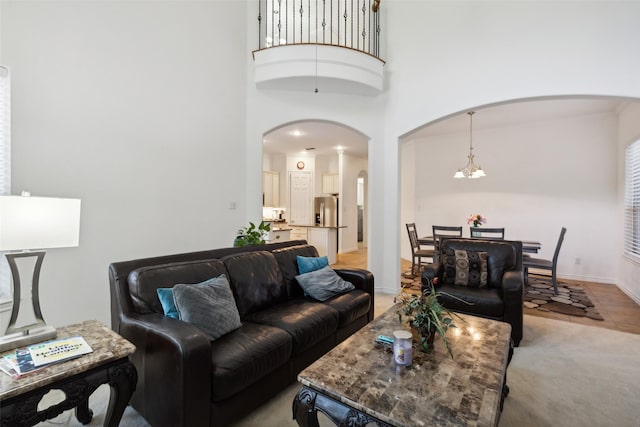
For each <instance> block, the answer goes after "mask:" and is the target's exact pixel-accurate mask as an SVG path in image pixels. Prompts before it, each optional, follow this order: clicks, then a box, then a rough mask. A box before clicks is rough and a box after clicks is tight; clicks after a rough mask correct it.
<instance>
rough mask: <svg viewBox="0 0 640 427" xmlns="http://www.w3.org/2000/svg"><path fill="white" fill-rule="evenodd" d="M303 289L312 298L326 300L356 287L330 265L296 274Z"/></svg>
mask: <svg viewBox="0 0 640 427" xmlns="http://www.w3.org/2000/svg"><path fill="white" fill-rule="evenodd" d="M296 280H297V281H298V283H299V284H300V286H302V289H304V291H305V292H306V293H307V295H309V296H310V297H311V298H313V299H316V300H318V301H326V300H328V299H329V298H331V297H333V296H335V295H338V294H343V293H345V292H349V291H351V290H353V289H355V286H353V285H352V284H351V283H349V282H347V281H345V280H343V279H342V278H341V277H340V276H338V274H337V273H336V272H335V271H333V269H332V268H331V267H329V266H326V267H323V268H321V269H320V270H316V271H311V272H309V273H304V274H300V275H298V276H296Z"/></svg>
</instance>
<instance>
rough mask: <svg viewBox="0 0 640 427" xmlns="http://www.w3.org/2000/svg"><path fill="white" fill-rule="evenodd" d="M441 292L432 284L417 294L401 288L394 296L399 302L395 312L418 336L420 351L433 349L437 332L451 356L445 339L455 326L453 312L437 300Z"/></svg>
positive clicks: (447, 341) (428, 351)
mask: <svg viewBox="0 0 640 427" xmlns="http://www.w3.org/2000/svg"><path fill="white" fill-rule="evenodd" d="M433 282H434V284H435V283H437V278H435V279H433ZM441 294H442V293H440V292H437V291H436V290H435V287H434V286H429V289H423V291H422V292H421V293H420V294H419V295H417V294H409V293H407V292H405V291H404V290H403V291H401V293H400V295H399V296H398V297H397V298H396V300H397V301H398V302H400V304H401V306H400V308H398V310H397V311H396V314H397V315H398V319H399V320H400V321H401V322H402V320H403V316H404V317H405V318H406V320H407V321H408V324H409V326H410V327H411V329H413V330H414V331H415V332H416V334H417V335H418V336H419V337H420V338H419V344H420V346H419V347H420V350H421V351H423V352H425V353H430V352H431V351H432V350H433V340H434V339H435V336H436V334H438V335H440V337H442V341H443V342H444V346H445V348H446V349H447V352H448V353H449V355H450V356H451V358H453V353H452V352H451V346H450V345H449V340H447V331H448V330H449V329H451V328H456V325H455V324H454V323H453V317H454V314H452V313H451V312H450V311H449V310H448V309H446V308H444V307H443V306H442V305H441V304H440V302H439V301H438V295H441ZM455 317H457V318H458V319H460V320H462V318H461V317H460V316H458V315H455Z"/></svg>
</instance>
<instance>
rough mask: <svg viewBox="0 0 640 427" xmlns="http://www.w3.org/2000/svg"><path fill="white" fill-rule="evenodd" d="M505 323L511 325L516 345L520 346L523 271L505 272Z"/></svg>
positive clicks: (503, 289)
mask: <svg viewBox="0 0 640 427" xmlns="http://www.w3.org/2000/svg"><path fill="white" fill-rule="evenodd" d="M502 293H503V298H504V321H505V322H508V323H510V324H511V327H512V331H511V336H512V337H513V341H514V345H516V346H517V345H518V344H520V340H521V339H522V330H523V307H522V306H523V296H524V273H523V272H522V270H512V271H505V273H504V276H503V277H502Z"/></svg>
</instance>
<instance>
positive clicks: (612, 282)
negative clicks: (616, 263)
mask: <svg viewBox="0 0 640 427" xmlns="http://www.w3.org/2000/svg"><path fill="white" fill-rule="evenodd" d="M529 273H531V274H539V275H541V276H551V273H550V271H549V270H536V269H535V268H530V269H529ZM558 279H567V280H577V281H583V282H594V283H604V284H607V285H617V283H616V281H615V280H614V279H612V278H610V277H596V276H580V275H576V274H558Z"/></svg>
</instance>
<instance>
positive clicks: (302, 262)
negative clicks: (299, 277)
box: [296, 255, 329, 274]
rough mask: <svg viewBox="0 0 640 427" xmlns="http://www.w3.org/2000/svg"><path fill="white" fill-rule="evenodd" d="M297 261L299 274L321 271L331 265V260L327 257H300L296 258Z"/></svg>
mask: <svg viewBox="0 0 640 427" xmlns="http://www.w3.org/2000/svg"><path fill="white" fill-rule="evenodd" d="M296 261H297V262H298V272H299V273H300V274H304V273H309V272H311V271H316V270H320V269H321V268H323V267H326V266H328V265H329V258H327V257H326V256H321V257H307V256H300V255H298V256H296Z"/></svg>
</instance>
